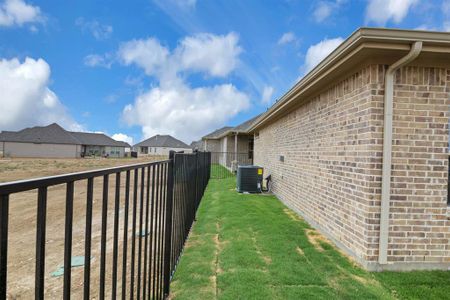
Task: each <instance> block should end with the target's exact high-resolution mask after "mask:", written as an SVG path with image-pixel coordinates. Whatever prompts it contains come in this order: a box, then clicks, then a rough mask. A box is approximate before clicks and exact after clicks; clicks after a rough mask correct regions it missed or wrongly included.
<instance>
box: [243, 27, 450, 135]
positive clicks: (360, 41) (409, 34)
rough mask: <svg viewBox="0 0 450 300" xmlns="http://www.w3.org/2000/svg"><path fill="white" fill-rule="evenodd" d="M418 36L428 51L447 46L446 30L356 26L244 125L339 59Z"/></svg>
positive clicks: (405, 45)
mask: <svg viewBox="0 0 450 300" xmlns="http://www.w3.org/2000/svg"><path fill="white" fill-rule="evenodd" d="M418 40H420V41H422V42H424V44H425V46H424V49H425V50H428V51H431V52H440V51H442V52H448V47H450V34H449V33H446V32H431V31H418V30H398V29H385V28H360V29H358V30H356V31H355V32H354V33H353V34H352V35H350V36H349V37H348V38H347V39H346V40H345V41H344V42H343V43H342V44H341V45H339V46H338V47H337V48H336V49H335V50H334V51H333V52H332V53H330V54H329V55H328V56H327V57H326V58H325V59H323V60H322V61H321V62H320V63H319V64H318V65H317V66H316V67H315V68H314V69H312V70H311V71H310V72H309V73H308V74H306V75H305V76H304V77H303V78H302V79H301V80H300V81H299V82H297V83H296V84H295V85H294V86H293V87H292V88H291V89H290V90H289V91H288V92H287V93H285V94H284V95H283V96H282V97H281V98H280V100H278V101H277V102H276V103H275V104H274V105H272V107H270V108H269V110H267V111H266V112H265V113H264V114H263V115H262V116H261V117H260V118H259V119H258V120H256V121H255V122H254V123H253V124H252V125H251V126H250V128H249V129H248V132H252V131H255V130H256V129H258V128H260V127H261V126H262V125H263V124H265V123H266V122H268V121H269V120H270V119H272V117H273V116H274V115H275V114H276V113H277V112H279V111H280V110H281V109H282V108H283V107H285V106H286V105H288V104H290V103H291V102H292V101H294V100H295V99H296V98H297V96H298V94H299V93H300V92H301V91H302V92H304V91H305V90H307V89H308V88H311V87H312V86H314V85H315V84H316V83H317V82H318V81H320V80H321V79H322V78H323V77H324V76H322V75H324V74H325V75H326V74H327V71H329V70H330V69H335V68H336V67H338V66H339V65H340V64H339V61H341V60H343V59H345V60H348V59H349V58H350V57H351V56H353V55H355V54H356V53H357V52H359V51H360V50H362V49H364V48H365V47H372V49H376V47H377V46H378V47H380V48H379V49H380V50H381V49H384V50H385V49H388V48H389V49H393V50H402V51H404V50H409V45H410V44H411V43H412V42H413V41H418ZM371 42H372V43H371ZM374 42H375V43H377V45H375V44H374ZM390 47H391V48H390Z"/></svg>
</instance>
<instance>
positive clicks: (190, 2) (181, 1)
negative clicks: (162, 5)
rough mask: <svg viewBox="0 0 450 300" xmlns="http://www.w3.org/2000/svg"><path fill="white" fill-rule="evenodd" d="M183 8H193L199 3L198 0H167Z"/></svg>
mask: <svg viewBox="0 0 450 300" xmlns="http://www.w3.org/2000/svg"><path fill="white" fill-rule="evenodd" d="M165 1H167V2H170V3H172V4H175V5H176V6H178V7H180V8H183V9H192V8H194V7H195V5H196V4H197V0H165Z"/></svg>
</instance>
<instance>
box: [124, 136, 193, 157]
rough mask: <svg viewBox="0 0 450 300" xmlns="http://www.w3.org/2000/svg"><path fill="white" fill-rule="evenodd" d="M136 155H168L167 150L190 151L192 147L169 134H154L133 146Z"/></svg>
mask: <svg viewBox="0 0 450 300" xmlns="http://www.w3.org/2000/svg"><path fill="white" fill-rule="evenodd" d="M133 149H134V151H137V153H138V155H141V156H142V155H169V151H171V150H174V151H184V152H192V148H191V147H190V146H189V145H187V144H185V143H184V142H182V141H180V140H177V139H176V138H174V137H173V136H170V135H159V134H158V135H155V136H152V137H151V138H148V139H146V140H144V141H142V142H140V143H137V144H136V145H134V146H133Z"/></svg>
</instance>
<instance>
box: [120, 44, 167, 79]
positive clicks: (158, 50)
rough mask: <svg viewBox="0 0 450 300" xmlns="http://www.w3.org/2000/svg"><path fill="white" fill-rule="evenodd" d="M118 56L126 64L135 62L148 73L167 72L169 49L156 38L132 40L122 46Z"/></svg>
mask: <svg viewBox="0 0 450 300" xmlns="http://www.w3.org/2000/svg"><path fill="white" fill-rule="evenodd" d="M118 56H119V57H120V58H121V60H122V62H123V63H124V64H125V65H131V64H135V65H137V66H139V67H141V68H143V69H144V70H145V73H146V74H147V75H157V74H160V73H161V72H166V71H167V70H166V69H165V68H164V67H166V66H167V67H168V63H167V61H168V58H169V50H168V49H167V48H165V47H163V46H162V45H161V44H160V43H159V41H158V40H157V39H155V38H148V39H146V40H132V41H129V42H126V43H124V44H122V45H121V46H120V49H119V52H118Z"/></svg>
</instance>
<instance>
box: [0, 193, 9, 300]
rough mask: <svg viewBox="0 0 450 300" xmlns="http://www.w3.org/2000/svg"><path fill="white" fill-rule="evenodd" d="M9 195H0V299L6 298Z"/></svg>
mask: <svg viewBox="0 0 450 300" xmlns="http://www.w3.org/2000/svg"><path fill="white" fill-rule="evenodd" d="M8 216H9V195H7V194H6V195H0V219H1V221H0V299H6V285H7V279H6V277H7V274H8V271H7V270H8Z"/></svg>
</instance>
